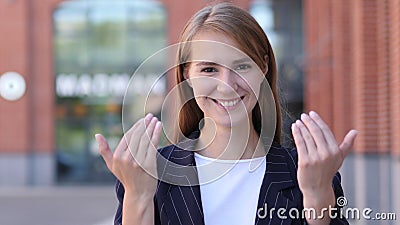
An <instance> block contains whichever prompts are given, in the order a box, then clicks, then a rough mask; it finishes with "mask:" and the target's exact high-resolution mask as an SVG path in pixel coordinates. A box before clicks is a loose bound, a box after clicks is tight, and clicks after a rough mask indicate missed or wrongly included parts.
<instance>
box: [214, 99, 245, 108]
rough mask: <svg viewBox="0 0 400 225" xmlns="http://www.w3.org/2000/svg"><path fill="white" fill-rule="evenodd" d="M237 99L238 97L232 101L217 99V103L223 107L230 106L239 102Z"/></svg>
mask: <svg viewBox="0 0 400 225" xmlns="http://www.w3.org/2000/svg"><path fill="white" fill-rule="evenodd" d="M239 100H240V99H236V100H233V101H219V100H218V103H219V104H220V105H222V106H223V107H231V106H234V105H236V104H237V103H238V102H239Z"/></svg>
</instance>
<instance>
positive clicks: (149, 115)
mask: <svg viewBox="0 0 400 225" xmlns="http://www.w3.org/2000/svg"><path fill="white" fill-rule="evenodd" d="M152 116H153V114H151V113H147V115H146V117H145V118H144V119H145V120H149V119H150V118H151V117H152Z"/></svg>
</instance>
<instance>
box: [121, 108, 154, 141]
mask: <svg viewBox="0 0 400 225" xmlns="http://www.w3.org/2000/svg"><path fill="white" fill-rule="evenodd" d="M151 118H153V114H151V113H148V114H147V115H146V116H145V117H144V118H141V119H139V120H138V121H137V122H136V123H135V124H134V125H133V126H132V127H131V128H130V129H129V130H128V131H127V132H126V133H125V141H126V143H130V141H131V138H132V133H133V131H134V130H136V129H137V128H138V127H139V126H141V125H143V120H144V124H145V127H147V126H148V125H149V122H150V120H151Z"/></svg>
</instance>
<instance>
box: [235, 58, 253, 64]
mask: <svg viewBox="0 0 400 225" xmlns="http://www.w3.org/2000/svg"><path fill="white" fill-rule="evenodd" d="M251 61H253V60H251V59H250V58H243V59H238V60H235V61H233V64H240V63H245V62H251Z"/></svg>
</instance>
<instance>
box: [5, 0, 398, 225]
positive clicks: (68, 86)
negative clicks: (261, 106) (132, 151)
mask: <svg viewBox="0 0 400 225" xmlns="http://www.w3.org/2000/svg"><path fill="white" fill-rule="evenodd" d="M214 2H216V1H206V0H195V1H181V0H159V1H156V0H69V1H66V0H65V1H63V0H0V34H1V35H0V87H2V89H1V90H0V224H5V225H8V224H11V225H17V224H42V225H46V224H75V225H76V224H86V225H87V224H93V225H95V224H99V225H100V224H111V223H112V217H113V214H114V212H115V209H116V206H117V201H116V198H115V197H114V196H115V195H114V190H113V189H114V187H113V184H114V181H115V178H114V177H113V176H112V175H111V174H110V173H109V172H108V170H107V168H106V166H105V164H104V162H103V160H102V159H101V157H100V156H99V154H98V149H97V144H96V142H95V140H94V134H96V133H102V134H104V135H105V136H106V137H107V138H108V140H109V142H110V145H111V147H112V148H114V147H115V146H116V144H117V142H118V141H119V139H120V138H121V136H122V135H123V128H122V121H121V113H122V103H123V96H124V94H125V90H126V87H127V85H128V82H129V79H130V77H131V76H132V74H133V73H134V72H135V70H136V69H137V68H138V67H139V65H140V64H141V63H142V62H143V61H144V60H145V59H146V58H148V57H149V56H151V55H152V54H154V53H155V52H156V51H158V50H160V49H162V48H164V47H167V46H168V45H171V44H175V43H177V40H178V36H179V33H180V31H181V30H182V28H183V26H184V24H185V23H186V21H187V20H188V19H189V18H190V17H191V16H192V15H193V14H194V13H195V12H196V11H197V10H199V9H201V8H202V7H204V6H205V5H207V4H210V3H214ZM231 2H233V3H235V4H237V5H238V6H240V7H242V8H245V9H247V10H249V12H250V13H251V14H252V15H253V16H254V17H255V18H256V19H257V21H258V22H259V23H260V25H261V26H262V28H263V29H264V30H265V32H266V34H267V36H268V37H269V40H270V41H271V44H272V46H273V48H274V52H275V55H276V58H277V62H278V73H279V86H280V90H281V95H282V100H281V101H282V104H283V106H284V107H285V108H286V111H287V113H284V118H285V126H284V131H285V132H286V135H285V138H284V140H285V145H287V146H290V145H292V144H291V137H290V132H289V131H290V129H289V125H290V124H291V123H292V122H293V121H294V120H295V119H297V118H298V117H299V115H300V113H301V112H308V111H310V110H315V111H317V112H319V113H320V114H321V115H322V117H323V118H324V119H325V120H326V121H327V123H328V124H329V125H330V127H331V128H332V130H333V132H334V134H335V135H336V138H337V140H339V141H341V140H342V139H343V137H344V135H345V134H346V133H347V132H348V130H350V129H352V128H355V129H357V130H358V131H359V135H358V137H357V140H356V143H355V146H354V151H353V153H352V154H351V155H350V156H349V157H347V158H346V160H345V163H344V165H343V166H342V168H341V174H342V183H343V187H344V190H345V195H346V197H347V200H348V205H347V206H348V207H358V208H360V209H363V208H367V207H368V208H371V209H372V210H373V213H372V214H371V216H373V215H374V213H396V215H395V216H396V217H399V216H400V194H399V193H398V192H397V191H396V190H398V189H397V188H400V117H399V116H400V1H398V0H352V1H348V0H234V1H231ZM165 63H166V62H165V61H162V60H160V62H159V64H160V65H163V64H165ZM155 66H157V65H155ZM11 75H12V76H11ZM135 76H137V77H138V78H139V79H137V80H136V82H135V83H134V84H131V85H134V87H135V88H134V89H135V90H137V95H136V97H135V98H134V99H130V100H132V101H133V104H131V107H132V108H133V110H132V112H133V113H132V118H131V119H132V121H135V120H136V119H137V118H139V117H142V116H143V109H142V108H141V106H142V103H143V99H145V98H146V96H143V93H146V92H144V91H141V90H146V89H143V88H145V87H149V86H151V85H152V78H154V76H155V75H154V74H151V73H148V74H145V73H143V74H136V75H135ZM15 77H22V78H23V79H24V81H25V84H26V90H22V91H21V90H19V89H21V88H19V87H20V86H21V84H20V83H18V82H17V80H18V79H17V78H15ZM173 83H174V80H173V79H168V78H166V79H161V80H159V81H158V85H157V87H156V88H154V89H153V93H152V95H150V96H149V101H148V102H149V110H150V111H152V112H154V113H155V114H158V113H159V112H160V110H161V104H160V103H159V102H160V99H162V98H163V97H165V95H166V94H167V93H168V90H169V89H170V88H171V87H172V85H173ZM6 89H8V91H11V92H13V91H14V92H16V89H18V91H20V95H17V96H14V97H11V98H10V96H9V95H8V94H7V93H8V92H7V91H5V90H6ZM18 91H17V92H18ZM135 101H136V102H137V104H135ZM135 105H136V107H137V109H136V108H135ZM141 110H142V111H141ZM391 215H392V216H393V214H391ZM389 216H390V215H388V217H389ZM396 219H397V220H393V219H392V220H380V221H377V220H366V219H362V218H361V219H359V220H350V223H351V224H357V225H358V224H360V225H361V224H400V222H397V221H399V220H400V218H396Z"/></svg>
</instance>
